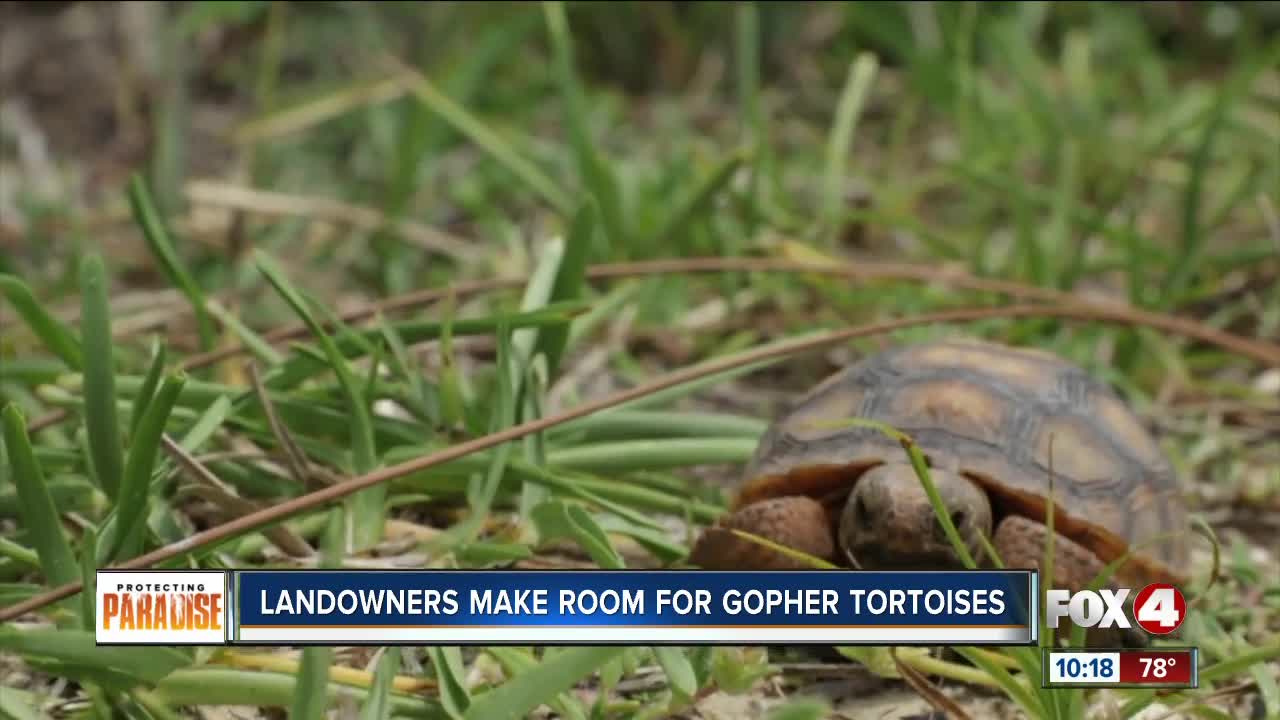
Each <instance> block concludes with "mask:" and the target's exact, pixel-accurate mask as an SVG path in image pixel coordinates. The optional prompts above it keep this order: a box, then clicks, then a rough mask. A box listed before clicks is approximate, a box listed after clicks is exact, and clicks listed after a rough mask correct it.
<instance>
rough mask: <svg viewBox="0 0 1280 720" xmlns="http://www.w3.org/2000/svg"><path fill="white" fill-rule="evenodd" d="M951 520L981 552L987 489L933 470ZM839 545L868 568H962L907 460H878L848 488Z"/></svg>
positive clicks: (987, 524)
mask: <svg viewBox="0 0 1280 720" xmlns="http://www.w3.org/2000/svg"><path fill="white" fill-rule="evenodd" d="M929 476H930V477H931V478H932V479H933V483H934V485H935V486H936V487H937V489H938V494H939V495H940V496H941V497H942V502H943V505H944V506H945V507H946V511H947V513H948V515H950V517H951V522H952V523H953V524H954V525H955V526H956V530H958V531H959V532H960V537H961V538H963V539H964V541H965V544H966V545H967V546H968V548H969V552H970V554H971V555H972V556H973V557H975V558H978V557H981V549H980V548H981V546H980V545H979V542H980V540H979V538H980V536H981V535H983V534H985V535H987V536H990V535H991V527H992V519H991V504H990V502H989V501H988V499H987V494H986V492H984V491H983V490H982V488H980V487H979V486H977V485H975V484H974V483H973V482H971V481H970V480H968V479H967V478H965V477H963V476H961V475H959V474H956V473H952V472H948V471H946V470H941V469H936V468H935V469H931V470H930V471H929ZM839 538H840V549H841V550H842V551H843V552H844V553H845V554H846V555H847V556H848V557H849V560H850V561H851V562H852V563H853V564H854V566H855V567H860V568H864V569H869V570H870V569H912V568H919V569H937V568H943V567H961V566H962V564H961V562H960V558H959V556H957V554H956V552H955V548H953V547H952V546H951V543H950V542H949V541H948V540H947V536H946V533H945V531H944V530H943V529H942V525H941V523H940V522H939V521H938V518H937V516H936V515H935V514H934V510H933V506H932V505H931V504H930V503H929V496H928V495H927V494H926V493H925V491H924V487H923V486H922V485H921V484H920V479H919V478H918V477H916V474H915V470H914V469H913V468H912V467H911V466H910V465H908V464H905V463H889V464H885V465H877V466H875V467H874V468H871V469H870V470H868V471H866V472H865V473H864V474H863V475H862V476H861V477H860V478H858V481H857V483H856V484H854V486H853V489H852V491H851V492H850V493H849V497H848V499H847V500H846V501H845V505H844V509H843V511H842V512H841V514H840V526H839Z"/></svg>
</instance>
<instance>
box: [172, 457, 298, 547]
mask: <svg viewBox="0 0 1280 720" xmlns="http://www.w3.org/2000/svg"><path fill="white" fill-rule="evenodd" d="M160 442H161V445H162V447H164V449H165V452H167V453H169V456H170V457H172V458H173V459H174V461H175V462H177V463H178V464H179V465H181V466H182V468H183V469H184V470H186V471H187V473H188V474H189V475H191V477H192V478H194V479H195V480H196V482H197V483H199V484H200V485H199V488H198V490H197V492H198V493H199V494H200V495H201V496H202V497H204V498H205V499H207V500H209V501H211V502H214V503H216V504H217V505H219V506H220V507H222V508H223V510H225V511H226V512H227V514H228V515H230V516H235V517H241V516H244V515H250V514H252V513H254V512H255V511H257V510H258V506H257V505H254V504H253V503H251V502H249V501H248V500H245V499H244V498H242V497H240V496H239V495H237V494H236V493H235V491H234V490H232V489H231V488H229V487H227V485H226V483H224V482H222V480H220V479H218V476H217V475H214V474H213V471H212V470H210V469H209V468H207V467H205V465H204V464H203V463H201V462H200V461H199V460H198V459H196V458H195V457H194V456H192V455H191V453H188V452H187V451H186V450H185V449H183V447H182V446H181V445H179V444H178V443H176V442H174V441H173V439H172V438H170V437H169V436H168V435H164V436H162V437H161V438H160ZM262 534H263V535H265V536H266V537H267V539H268V540H270V541H271V543H272V544H273V545H275V546H276V547H278V548H280V549H281V550H283V551H284V552H286V553H288V554H289V555H292V556H294V557H307V556H309V555H311V554H312V550H311V546H310V545H308V544H307V541H306V540H303V539H302V538H300V537H298V536H297V535H296V534H294V532H293V531H292V530H290V529H289V528H288V526H286V525H284V524H283V523H281V524H278V525H275V526H273V527H271V528H269V529H266V530H263V532H262Z"/></svg>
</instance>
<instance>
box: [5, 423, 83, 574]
mask: <svg viewBox="0 0 1280 720" xmlns="http://www.w3.org/2000/svg"><path fill="white" fill-rule="evenodd" d="M3 415H4V444H5V447H6V448H7V450H8V454H9V462H10V463H11V465H12V468H13V482H14V485H15V486H16V487H17V491H18V502H19V503H20V505H21V507H22V512H21V515H20V520H21V523H22V525H23V526H24V527H26V528H27V531H28V532H29V533H30V542H31V544H32V545H33V546H34V547H35V551H36V555H37V556H38V557H39V558H40V569H41V571H42V572H43V573H44V577H45V580H46V582H47V584H49V585H61V584H63V583H68V582H74V581H76V580H78V579H79V576H80V568H79V563H77V562H76V557H75V554H74V553H72V552H71V545H70V543H68V542H67V536H66V535H65V534H64V533H63V532H62V520H61V518H59V517H58V511H57V508H56V507H55V506H54V504H53V498H52V497H50V495H49V488H48V486H47V485H46V484H45V479H44V473H43V472H42V470H41V467H40V463H39V462H38V461H37V460H36V456H35V452H34V451H33V450H32V448H31V439H30V438H29V437H28V436H27V427H26V423H25V421H24V420H23V418H22V413H21V412H20V411H19V410H18V408H17V407H15V406H13V405H7V406H5V408H4V410H3Z"/></svg>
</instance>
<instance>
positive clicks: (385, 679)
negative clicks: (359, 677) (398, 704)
mask: <svg viewBox="0 0 1280 720" xmlns="http://www.w3.org/2000/svg"><path fill="white" fill-rule="evenodd" d="M399 672H400V648H398V647H388V648H383V650H382V657H381V658H379V659H378V669H377V670H375V671H374V673H373V686H372V687H370V688H369V696H368V697H366V698H365V701H364V706H363V707H361V708H360V720H382V718H385V717H390V716H391V684H392V682H393V681H394V680H395V679H396V674H397V673H399Z"/></svg>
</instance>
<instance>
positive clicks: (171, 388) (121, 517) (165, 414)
mask: <svg viewBox="0 0 1280 720" xmlns="http://www.w3.org/2000/svg"><path fill="white" fill-rule="evenodd" d="M186 381H187V379H186V376H185V375H184V374H182V373H181V372H179V373H178V374H176V375H171V376H169V377H167V378H165V380H164V383H163V384H162V385H161V386H160V390H159V391H158V392H157V393H156V396H155V399H154V400H152V401H151V403H149V406H148V407H147V411H146V413H145V414H144V415H143V418H142V421H141V422H140V423H138V433H137V435H136V436H134V438H133V441H132V442H131V443H130V444H129V455H128V457H127V459H126V461H125V467H124V479H123V481H122V483H121V485H120V497H119V499H118V501H117V502H116V508H115V509H116V515H115V534H114V536H113V538H112V542H111V543H110V544H109V546H108V547H109V548H110V550H108V551H107V555H106V557H105V558H104V561H105V562H111V561H112V560H117V559H123V558H131V557H134V556H135V555H137V554H138V553H139V552H140V551H141V549H142V544H143V543H142V541H143V538H144V537H145V530H146V527H147V517H148V516H149V508H150V506H151V503H150V496H151V471H152V470H153V469H154V468H155V464H156V455H157V454H158V453H159V451H160V436H161V435H162V434H163V433H164V426H165V423H166V422H168V420H169V414H170V413H171V412H172V411H173V406H174V405H175V404H176V403H177V401H178V395H179V393H181V392H182V386H183V385H184V384H185V383H186Z"/></svg>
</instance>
